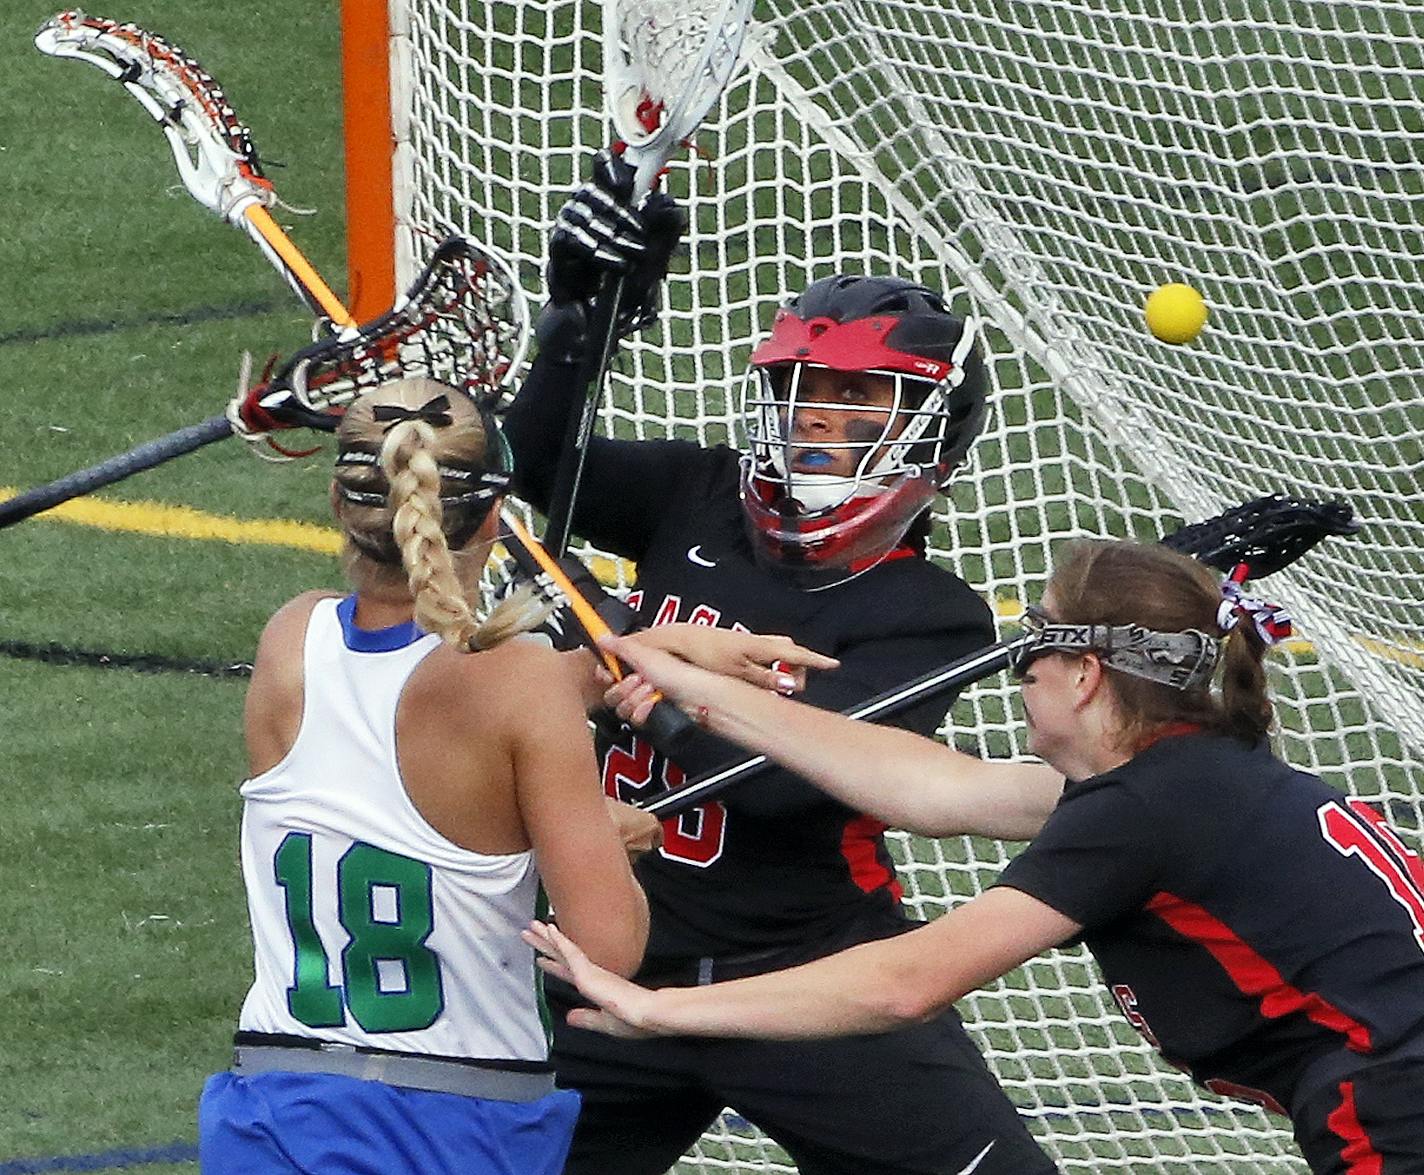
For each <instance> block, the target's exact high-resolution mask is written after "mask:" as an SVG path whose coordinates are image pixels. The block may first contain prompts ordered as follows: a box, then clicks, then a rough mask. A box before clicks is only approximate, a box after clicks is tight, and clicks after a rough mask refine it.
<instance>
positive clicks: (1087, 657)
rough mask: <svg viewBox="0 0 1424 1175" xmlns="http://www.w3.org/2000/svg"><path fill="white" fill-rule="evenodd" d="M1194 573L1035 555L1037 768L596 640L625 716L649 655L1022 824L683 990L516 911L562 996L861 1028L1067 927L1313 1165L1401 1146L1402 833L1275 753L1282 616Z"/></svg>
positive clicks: (1420, 901) (713, 716) (845, 771)
mask: <svg viewBox="0 0 1424 1175" xmlns="http://www.w3.org/2000/svg"><path fill="white" fill-rule="evenodd" d="M1216 574H1217V573H1214V572H1211V571H1209V570H1208V569H1206V568H1205V567H1204V566H1203V565H1202V564H1200V563H1197V562H1195V561H1194V560H1191V559H1188V558H1186V557H1184V556H1182V555H1179V554H1177V553H1175V552H1172V551H1169V550H1167V549H1166V548H1164V547H1161V546H1139V545H1136V544H1131V543H1108V542H1083V543H1078V544H1074V545H1073V546H1071V547H1070V548H1068V550H1067V552H1066V554H1065V555H1064V556H1062V557H1061V558H1060V559H1059V560H1058V561H1057V568H1056V571H1055V573H1054V574H1053V576H1052V579H1051V580H1050V582H1049V586H1048V588H1047V590H1046V591H1045V593H1044V596H1043V601H1042V605H1041V607H1039V608H1035V609H1031V610H1030V611H1029V614H1028V616H1027V617H1026V618H1025V624H1026V627H1027V629H1028V631H1029V633H1030V634H1031V635H1032V640H1031V641H1030V642H1029V643H1028V644H1027V646H1026V647H1024V648H1022V649H1021V650H1019V651H1018V654H1017V658H1016V664H1015V669H1016V672H1017V673H1018V675H1019V676H1020V677H1021V679H1022V689H1023V706H1024V715H1025V720H1026V722H1027V724H1028V747H1029V750H1030V751H1031V752H1032V753H1034V754H1036V755H1038V756H1040V757H1041V758H1043V759H1044V760H1046V761H1047V763H1048V764H1050V765H1051V767H1052V768H1053V769H1055V771H1056V777H1055V772H1054V771H1049V770H1048V769H1045V768H1044V767H1042V766H1038V765H1029V764H1015V763H988V762H982V761H980V760H978V759H974V758H971V757H969V756H966V755H962V754H959V753H957V752H955V751H953V750H951V749H949V748H948V747H945V746H942V745H940V744H937V743H930V742H927V741H925V740H922V739H917V738H915V737H914V736H912V735H907V734H904V733H902V732H897V731H891V730H884V729H879V728H874V727H866V726H863V725H858V724H854V723H851V722H850V721H848V720H846V719H843V718H840V717H839V716H833V715H826V714H822V713H820V712H818V711H815V710H812V709H810V708H808V707H805V706H800V705H797V704H795V703H792V702H790V701H788V700H784V699H780V698H776V697H774V696H766V695H764V694H763V693H759V692H757V691H751V690H748V689H746V688H744V687H742V686H739V685H738V684H737V683H735V682H733V681H731V680H729V679H728V678H724V677H719V676H715V675H713V674H710V673H707V672H706V671H704V670H703V669H700V668H697V667H695V666H694V665H692V664H689V663H688V662H687V661H686V660H682V659H680V657H678V656H673V655H670V654H669V652H667V651H664V650H667V649H670V650H671V652H672V653H676V654H681V656H683V657H686V656H692V657H695V658H698V659H699V660H706V658H705V656H704V655H703V654H702V653H701V652H700V651H699V646H698V643H697V642H696V640H695V639H694V640H691V641H688V640H685V639H683V638H682V637H681V636H680V635H679V634H678V633H677V632H675V631H673V630H668V631H666V632H664V633H660V634H659V636H660V637H661V640H662V644H663V646H664V650H659V649H656V648H650V647H649V646H648V644H647V642H643V643H642V644H633V643H632V642H628V641H612V642H610V647H611V648H613V649H614V651H616V652H617V653H618V654H619V655H620V656H623V657H625V659H626V661H627V662H628V663H630V664H631V665H633V666H634V667H636V668H637V669H638V670H639V673H638V674H635V675H631V676H629V677H628V678H625V680H624V682H623V683H622V684H621V685H619V686H617V687H615V688H614V690H613V691H612V692H611V695H610V701H611V702H613V703H614V704H616V705H617V706H618V709H619V712H620V713H623V714H625V715H629V716H631V717H634V718H636V717H638V714H639V712H640V709H641V708H642V707H645V706H646V705H647V695H648V691H649V689H650V685H649V683H651V685H653V686H656V687H657V688H658V689H660V690H661V691H662V692H663V694H664V695H666V696H669V697H671V698H673V699H674V700H676V701H678V702H680V703H683V704H684V705H693V706H699V707H702V710H701V713H703V714H704V715H705V719H706V721H707V723H708V725H709V726H710V728H711V729H712V730H713V731H715V732H717V733H719V734H722V735H725V736H726V737H729V738H732V739H735V740H736V741H738V742H740V743H742V744H743V745H744V746H746V747H748V748H751V749H753V750H756V751H759V752H761V753H763V754H766V755H768V756H771V757H772V758H775V759H777V760H779V761H780V762H782V763H784V764H786V765H787V766H788V767H790V768H792V769H794V770H796V771H798V772H800V773H802V774H803V775H804V776H805V777H806V778H809V779H812V780H814V781H816V783H817V784H818V785H820V786H822V787H824V788H826V789H827V790H828V791H829V792H830V794H832V795H835V796H837V797H839V798H841V799H842V800H844V801H845V802H847V803H849V804H853V805H856V806H859V807H862V808H864V809H865V810H867V811H871V812H878V813H880V814H882V815H883V817H884V818H885V819H891V820H895V821H897V822H900V823H904V824H906V825H909V826H911V827H916V828H917V829H919V830H922V831H926V832H932V833H933V832H937V833H938V834H940V835H953V834H959V833H971V834H983V835H989V836H998V837H1006V838H1013V839H1020V838H1026V837H1033V840H1032V843H1031V844H1030V845H1029V846H1028V847H1027V848H1026V849H1025V850H1024V851H1023V852H1022V853H1021V854H1020V855H1019V856H1017V857H1016V858H1014V859H1013V860H1012V861H1011V862H1010V863H1009V865H1008V866H1007V867H1006V868H1005V869H1004V871H1003V873H1002V874H1001V875H1000V877H999V879H998V881H997V883H996V884H995V885H993V886H992V887H991V888H990V889H989V890H988V891H987V892H986V893H984V894H982V895H981V896H979V897H977V898H974V899H973V900H972V901H969V902H966V903H964V904H963V905H961V906H959V907H958V908H957V909H955V910H954V911H952V912H951V913H949V914H946V915H945V916H944V917H942V918H939V919H937V920H935V921H934V922H933V923H931V924H930V925H929V926H927V927H925V928H923V929H920V930H917V931H915V932H913V933H911V934H907V935H904V936H902V937H899V938H896V939H893V940H890V941H886V942H879V943H874V944H870V945H865V946H860V947H856V948H853V949H851V950H848V951H845V952H844V953H842V954H839V955H836V956H834V957H831V958H826V959H821V960H818V961H816V962H813V963H810V964H808V965H806V966H803V967H798V968H795V969H792V970H789V971H785V972H782V973H780V974H776V975H762V976H758V977H755V978H751V979H745V980H741V981H738V982H734V983H730V984H718V985H713V986H711V987H704V988H699V989H696V990H676V991H673V990H664V991H655V992H650V991H644V990H642V989H641V988H638V987H635V986H633V985H632V984H629V983H627V982H625V981H624V980H621V979H619V978H618V977H616V976H613V975H610V974H607V973H606V972H604V971H603V970H602V969H600V968H598V967H597V966H596V965H594V964H592V963H590V962H588V961H586V960H585V959H584V957H583V954H582V952H581V951H579V950H578V949H577V948H576V947H575V946H573V945H571V944H570V943H569V942H568V940H567V939H565V938H564V937H562V936H561V935H560V933H559V932H558V931H557V930H554V929H552V928H548V927H544V926H542V925H540V926H536V927H535V928H534V933H533V934H531V936H530V938H531V941H532V942H535V943H537V945H538V946H539V948H540V949H541V950H542V951H544V952H545V953H546V954H547V955H548V956H549V959H550V960H551V961H552V962H551V964H550V969H551V970H552V971H553V972H554V973H555V974H556V975H559V976H561V977H563V978H565V979H569V978H572V980H573V981H574V982H575V983H577V984H578V986H579V989H580V990H581V992H582V993H583V994H584V995H585V996H586V997H587V998H589V999H590V1000H592V1001H594V1002H595V1003H596V1004H598V1005H601V1007H602V1008H603V1009H604V1010H603V1011H590V1010H582V1011H576V1012H574V1013H572V1018H573V1019H574V1021H575V1022H577V1023H578V1024H579V1025H580V1026H581V1027H583V1028H588V1029H595V1030H598V1031H603V1032H612V1033H615V1034H618V1035H621V1036H626V1037H635V1038H638V1037H644V1036H648V1035H650V1034H654V1033H656V1034H664V1033H671V1034H677V1035H678V1036H681V1037H687V1036H693V1035H697V1036H717V1037H723V1036H737V1037H747V1038H762V1039H778V1040H790V1039H802V1038H820V1037H828V1036H835V1035H841V1034H846V1033H870V1032H884V1031H887V1030H893V1029H894V1028H895V1027H896V1026H898V1025H902V1024H915V1023H920V1022H923V1021H924V1020H926V1019H927V1018H932V1017H934V1016H936V1015H938V1014H939V1012H940V1010H941V1009H943V1008H946V1007H948V1006H949V1005H950V1004H951V1003H952V1002H953V1001H955V1000H957V999H959V998H960V997H961V996H962V995H964V994H965V993H967V992H970V991H973V990H974V989H975V988H976V987H979V986H981V985H983V984H985V983H988V982H989V981H990V980H992V979H994V978H996V977H998V976H1000V975H1003V974H1005V973H1006V972H1008V971H1010V970H1012V969H1013V968H1015V967H1017V966H1018V965H1019V964H1020V963H1023V962H1024V961H1026V960H1028V959H1031V958H1033V957H1034V956H1035V955H1037V954H1038V953H1039V952H1041V951H1044V950H1047V949H1048V948H1050V947H1053V946H1057V945H1061V944H1068V943H1075V942H1079V941H1081V942H1084V943H1086V944H1087V946H1088V948H1089V949H1090V950H1091V951H1092V953H1093V955H1094V956H1095V957H1096V959H1097V961H1098V964H1099V966H1100V967H1101V969H1102V971H1103V976H1104V981H1105V983H1106V984H1107V985H1108V987H1109V989H1110V990H1111V991H1112V994H1113V996H1114V997H1115V998H1116V1000H1117V1002H1118V1003H1119V1005H1120V1006H1121V1008H1122V1010H1123V1013H1124V1014H1125V1015H1126V1016H1127V1018H1128V1020H1129V1021H1131V1022H1132V1024H1133V1025H1134V1026H1135V1027H1136V1028H1138V1030H1139V1031H1141V1032H1142V1033H1143V1035H1144V1036H1145V1037H1146V1038H1147V1039H1148V1040H1149V1041H1150V1042H1151V1043H1152V1044H1153V1045H1155V1046H1156V1047H1157V1048H1159V1049H1160V1050H1161V1052H1162V1053H1163V1055H1164V1056H1165V1057H1166V1058H1167V1059H1168V1060H1169V1061H1171V1062H1172V1063H1173V1064H1174V1065H1177V1066H1178V1067H1180V1068H1182V1069H1185V1070H1186V1071H1187V1072H1189V1073H1190V1074H1191V1075H1192V1076H1193V1077H1194V1078H1195V1079H1196V1080H1197V1081H1198V1082H1200V1083H1201V1084H1202V1085H1204V1086H1205V1087H1206V1088H1208V1089H1210V1090H1214V1091H1216V1092H1218V1093H1221V1094H1224V1095H1226V1096H1229V1097H1238V1098H1244V1099H1246V1100H1250V1101H1255V1102H1258V1103H1260V1104H1262V1105H1264V1106H1266V1107H1267V1108H1268V1109H1270V1110H1272V1111H1273V1112H1275V1113H1278V1114H1283V1115H1287V1116H1289V1118H1290V1120H1291V1122H1292V1124H1293V1126H1294V1129H1295V1137H1296V1140H1297V1142H1298V1143H1299V1145H1300V1149H1301V1151H1302V1153H1303V1154H1304V1156H1305V1158H1306V1160H1307V1161H1308V1163H1309V1164H1310V1168H1311V1170H1312V1171H1315V1172H1318V1173H1320V1175H1326V1173H1329V1175H1346V1173H1349V1175H1367V1173H1368V1175H1404V1173H1405V1172H1408V1173H1411V1175H1414V1173H1417V1172H1419V1171H1421V1170H1424V1116H1421V1107H1424V868H1421V864H1420V859H1419V856H1418V853H1417V846H1413V847H1412V846H1410V845H1408V844H1407V843H1406V842H1405V840H1404V838H1403V837H1401V836H1400V834H1399V833H1397V832H1396V831H1395V830H1394V829H1393V828H1391V827H1390V825H1389V824H1388V823H1387V822H1386V821H1385V819H1384V817H1383V816H1382V815H1381V814H1380V813H1379V812H1378V811H1377V810H1376V809H1375V808H1374V807H1373V806H1372V805H1369V804H1366V803H1364V802H1363V801H1360V800H1355V799H1351V798H1349V797H1347V796H1345V795H1343V794H1342V793H1340V792H1339V791H1337V790H1336V789H1334V788H1333V787H1330V786H1329V785H1327V784H1326V783H1324V782H1323V781H1321V780H1320V779H1318V778H1316V777H1315V776H1313V775H1308V774H1306V773H1305V772H1302V771H1297V770H1295V769H1294V768H1292V767H1291V766H1289V765H1288V764H1287V763H1285V762H1283V761H1282V760H1281V759H1279V758H1278V757H1276V755H1275V754H1273V752H1272V750H1271V748H1270V745H1269V741H1268V731H1269V728H1270V725H1271V721H1272V707H1271V703H1270V701H1269V698H1268V696H1267V693H1266V683H1265V673H1264V669H1263V664H1262V658H1263V654H1264V652H1265V650H1266V649H1267V647H1268V646H1269V645H1270V644H1272V643H1274V642H1276V641H1278V640H1279V639H1281V638H1282V637H1284V636H1286V635H1288V634H1289V631H1290V628H1289V618H1288V617H1287V616H1286V615H1285V614H1284V613H1283V612H1282V610H1281V609H1279V608H1278V607H1276V606H1275V605H1272V604H1269V603H1267V602H1265V601H1262V600H1260V599H1257V598H1255V597H1253V596H1251V595H1248V594H1246V592H1244V591H1243V590H1242V586H1241V582H1240V578H1241V577H1240V575H1239V574H1237V575H1231V576H1228V577H1227V579H1226V580H1225V581H1224V582H1220V581H1218V579H1217V578H1216ZM693 635H694V636H695V634H693ZM1213 681H1216V682H1217V683H1218V685H1219V688H1217V689H1214V688H1213ZM1062 777H1066V778H1067V786H1066V788H1064V787H1063V780H1062ZM1060 792H1061V794H1060Z"/></svg>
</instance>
